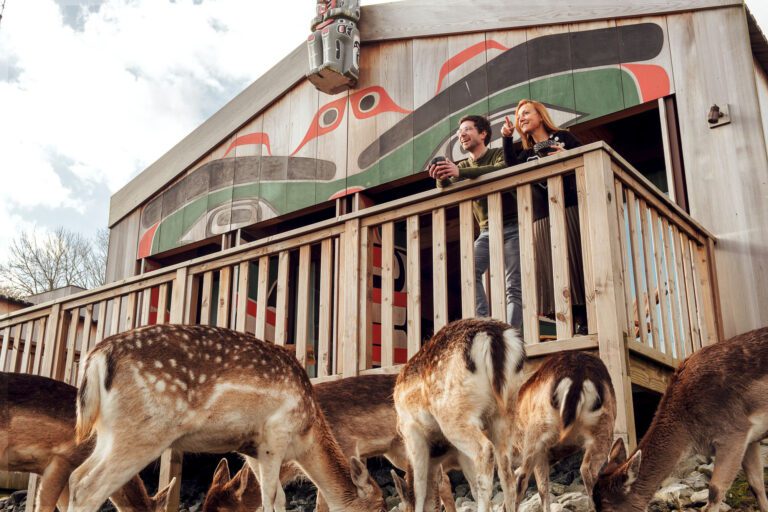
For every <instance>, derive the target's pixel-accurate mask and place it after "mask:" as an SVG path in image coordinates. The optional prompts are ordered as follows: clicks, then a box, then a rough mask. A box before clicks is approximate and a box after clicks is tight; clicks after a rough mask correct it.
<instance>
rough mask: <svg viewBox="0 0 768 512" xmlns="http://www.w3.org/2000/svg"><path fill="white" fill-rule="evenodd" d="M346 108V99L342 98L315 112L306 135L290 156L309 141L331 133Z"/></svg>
mask: <svg viewBox="0 0 768 512" xmlns="http://www.w3.org/2000/svg"><path fill="white" fill-rule="evenodd" d="M346 107H347V98H346V97H342V98H339V99H337V100H333V101H332V102H330V103H326V104H325V105H323V106H322V107H320V109H319V110H318V111H317V114H315V117H314V118H313V119H312V122H311V123H310V125H309V129H308V130H307V134H306V135H304V139H302V141H301V142H300V143H299V145H298V147H297V148H296V149H294V150H293V153H291V156H293V155H295V154H296V153H298V152H299V151H300V150H301V148H303V147H304V145H305V144H307V143H308V142H309V141H311V140H312V139H314V138H317V137H319V136H321V135H325V134H326V133H329V132H332V131H333V130H335V129H336V128H338V126H339V125H340V124H341V120H342V119H344V111H345V110H346Z"/></svg>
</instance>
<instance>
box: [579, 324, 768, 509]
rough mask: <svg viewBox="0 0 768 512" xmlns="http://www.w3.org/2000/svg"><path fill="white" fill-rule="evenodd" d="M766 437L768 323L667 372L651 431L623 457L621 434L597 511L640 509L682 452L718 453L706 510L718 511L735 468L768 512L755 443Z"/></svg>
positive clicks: (601, 482)
mask: <svg viewBox="0 0 768 512" xmlns="http://www.w3.org/2000/svg"><path fill="white" fill-rule="evenodd" d="M766 437H768V327H764V328H762V329H758V330H754V331H750V332H747V333H744V334H740V335H738V336H735V337H733V338H731V339H729V340H726V341H721V342H718V343H715V344H713V345H709V346H706V347H703V348H701V349H700V350H698V351H696V352H694V353H693V354H691V355H690V356H689V357H688V358H687V359H685V360H684V361H683V362H682V363H681V364H680V366H679V367H678V368H677V370H676V371H675V373H674V374H673V375H672V377H671V379H670V382H669V384H668V386H667V390H666V392H665V393H664V396H663V397H662V399H661V402H660V403H659V407H658V409H657V410H656V414H655V416H654V418H653V421H652V422H651V425H650V427H649V428H648V431H647V432H646V434H645V436H643V439H642V440H641V441H640V443H639V444H638V446H637V448H636V449H635V451H634V452H633V453H632V455H631V456H630V457H629V458H627V452H626V448H625V446H624V442H623V440H621V439H618V440H617V441H616V442H615V443H614V445H613V447H612V448H611V453H610V456H609V460H608V463H607V464H606V465H605V467H604V468H603V469H602V471H601V473H600V476H599V477H598V481H597V484H596V486H595V491H594V499H595V506H596V508H597V510H598V511H600V510H605V511H635V510H638V511H639V510H645V508H646V505H647V504H648V503H649V501H650V500H651V498H652V497H653V494H654V492H655V491H656V490H657V489H658V487H659V485H660V484H661V482H662V481H663V480H664V478H665V477H666V476H667V475H669V474H670V473H671V472H672V471H673V470H674V468H675V466H676V465H677V464H678V463H679V462H680V461H681V460H682V459H683V458H684V457H685V456H687V455H689V454H692V453H698V454H702V455H707V456H711V455H714V457H715V465H714V470H713V471H712V477H711V478H710V482H709V497H708V500H707V505H706V506H705V508H704V510H707V511H710V512H711V511H717V510H720V508H721V505H722V502H723V498H724V496H725V493H726V492H727V491H728V489H729V488H730V486H731V483H732V482H733V480H734V478H735V477H736V473H737V472H738V470H739V466H741V467H742V468H743V469H744V473H745V474H746V477H747V481H748V483H749V486H750V488H751V489H752V492H753V493H754V494H755V496H756V497H757V501H758V504H759V507H760V510H761V511H762V512H766V511H768V499H766V494H765V483H764V481H763V463H762V461H761V460H760V448H759V442H760V441H761V440H762V439H765V438H766Z"/></svg>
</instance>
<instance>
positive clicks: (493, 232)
mask: <svg viewBox="0 0 768 512" xmlns="http://www.w3.org/2000/svg"><path fill="white" fill-rule="evenodd" d="M488 253H489V259H490V263H489V265H488V274H489V276H490V280H491V290H490V294H489V295H488V299H489V303H488V306H489V307H490V315H491V316H492V317H493V318H496V319H499V320H501V321H502V322H508V321H511V320H512V319H511V318H507V282H506V279H505V273H504V270H505V267H506V265H505V262H504V220H503V212H502V205H501V192H494V193H492V194H488Z"/></svg>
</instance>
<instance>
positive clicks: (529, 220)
mask: <svg viewBox="0 0 768 512" xmlns="http://www.w3.org/2000/svg"><path fill="white" fill-rule="evenodd" d="M517 218H518V225H519V233H520V278H521V279H522V287H523V331H524V335H525V342H526V343H527V344H529V345H530V344H534V343H539V342H540V341H541V338H540V336H539V298H538V292H537V289H536V286H537V282H536V280H537V276H536V258H538V257H540V255H538V254H536V248H535V245H534V241H533V193H532V190H531V185H522V186H520V187H518V189H517Z"/></svg>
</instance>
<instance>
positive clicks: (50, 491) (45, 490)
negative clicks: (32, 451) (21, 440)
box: [35, 457, 74, 512]
mask: <svg viewBox="0 0 768 512" xmlns="http://www.w3.org/2000/svg"><path fill="white" fill-rule="evenodd" d="M73 469H74V468H73V467H72V465H71V464H70V462H69V461H67V460H66V459H62V458H60V457H54V458H53V460H52V461H51V463H50V464H48V466H47V467H46V468H45V471H44V472H43V476H42V478H41V479H40V485H39V487H38V490H37V499H36V500H35V510H36V511H37V512H53V510H54V509H55V508H56V504H57V503H59V504H60V505H61V504H64V503H67V502H68V501H69V489H67V493H66V494H67V495H66V496H62V494H63V493H62V491H63V490H64V489H65V488H66V487H67V482H68V480H69V475H70V474H71V473H72V470H73ZM62 510H64V509H62Z"/></svg>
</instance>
